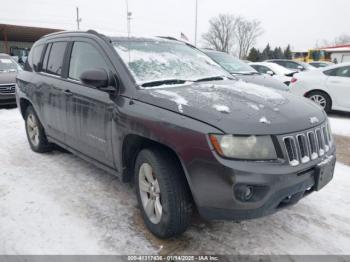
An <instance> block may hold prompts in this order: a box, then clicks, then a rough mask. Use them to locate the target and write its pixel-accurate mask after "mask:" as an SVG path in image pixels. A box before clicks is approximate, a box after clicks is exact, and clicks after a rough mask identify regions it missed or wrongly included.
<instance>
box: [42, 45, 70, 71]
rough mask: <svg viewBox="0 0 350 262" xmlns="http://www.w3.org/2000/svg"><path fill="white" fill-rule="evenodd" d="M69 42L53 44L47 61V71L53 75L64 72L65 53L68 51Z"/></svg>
mask: <svg viewBox="0 0 350 262" xmlns="http://www.w3.org/2000/svg"><path fill="white" fill-rule="evenodd" d="M66 46H67V42H56V43H53V44H52V46H51V50H50V54H49V60H48V62H47V68H46V72H47V73H49V74H53V75H61V74H62V66H63V59H64V53H65V51H66Z"/></svg>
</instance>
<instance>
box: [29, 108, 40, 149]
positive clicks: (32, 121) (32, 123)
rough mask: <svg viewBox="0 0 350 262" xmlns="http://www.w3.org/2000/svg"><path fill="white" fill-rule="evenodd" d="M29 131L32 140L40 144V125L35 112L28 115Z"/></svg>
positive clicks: (35, 143) (33, 142)
mask: <svg viewBox="0 0 350 262" xmlns="http://www.w3.org/2000/svg"><path fill="white" fill-rule="evenodd" d="M27 131H28V136H29V140H30V142H31V143H32V144H33V145H34V146H38V145H39V126H38V121H37V119H36V117H35V116H34V115H33V114H29V115H28V117H27Z"/></svg>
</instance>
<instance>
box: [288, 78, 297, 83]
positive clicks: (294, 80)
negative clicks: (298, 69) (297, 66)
mask: <svg viewBox="0 0 350 262" xmlns="http://www.w3.org/2000/svg"><path fill="white" fill-rule="evenodd" d="M296 81H298V79H296V78H295V77H293V78H292V80H290V82H291V83H292V84H294V83H295V82H296Z"/></svg>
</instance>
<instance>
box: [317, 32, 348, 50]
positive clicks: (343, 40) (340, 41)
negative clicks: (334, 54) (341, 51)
mask: <svg viewBox="0 0 350 262" xmlns="http://www.w3.org/2000/svg"><path fill="white" fill-rule="evenodd" d="M346 44H350V35H346V34H343V35H340V36H338V37H336V38H334V40H333V41H328V40H322V41H321V44H319V43H316V48H321V47H325V46H333V45H346Z"/></svg>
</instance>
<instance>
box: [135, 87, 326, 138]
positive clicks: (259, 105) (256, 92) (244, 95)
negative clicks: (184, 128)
mask: <svg viewBox="0 0 350 262" xmlns="http://www.w3.org/2000/svg"><path fill="white" fill-rule="evenodd" d="M141 92H142V93H143V96H141V97H140V98H139V100H141V101H145V102H147V103H150V104H153V105H156V106H158V107H162V108H166V109H169V110H172V111H174V112H178V113H180V114H183V115H187V116H190V117H191V118H194V119H198V120H200V121H202V122H206V123H208V124H210V125H212V126H215V127H216V128H218V129H221V130H222V131H223V132H226V133H235V134H247V132H254V133H255V134H285V133H291V132H294V131H299V130H303V129H308V128H311V127H312V124H311V123H310V120H309V119H310V117H317V118H318V119H319V120H320V121H323V120H324V119H325V114H324V113H323V111H322V110H321V109H320V108H319V107H318V106H316V105H314V104H313V103H311V102H310V101H308V100H306V99H304V98H299V97H296V96H294V95H292V94H288V93H286V92H283V91H277V90H274V89H270V88H267V87H263V86H258V85H255V84H250V83H246V82H244V81H232V80H226V81H217V82H210V83H209V82H207V83H194V84H189V85H184V86H175V87H173V86H171V85H170V86H169V87H168V88H167V89H166V90H165V89H164V88H161V89H151V90H142V91H141Z"/></svg>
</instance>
